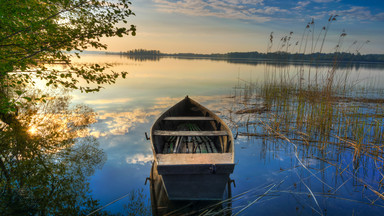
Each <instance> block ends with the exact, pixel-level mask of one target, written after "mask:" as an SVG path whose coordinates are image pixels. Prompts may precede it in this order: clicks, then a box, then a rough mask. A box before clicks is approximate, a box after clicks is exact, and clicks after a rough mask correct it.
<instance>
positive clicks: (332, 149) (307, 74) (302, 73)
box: [231, 15, 384, 212]
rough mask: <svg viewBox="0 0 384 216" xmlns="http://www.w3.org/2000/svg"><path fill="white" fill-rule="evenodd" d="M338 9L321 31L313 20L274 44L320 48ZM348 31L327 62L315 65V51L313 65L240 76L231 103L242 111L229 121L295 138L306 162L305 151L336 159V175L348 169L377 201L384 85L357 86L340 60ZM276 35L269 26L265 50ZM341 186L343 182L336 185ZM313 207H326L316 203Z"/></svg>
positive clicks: (254, 132)
mask: <svg viewBox="0 0 384 216" xmlns="http://www.w3.org/2000/svg"><path fill="white" fill-rule="evenodd" d="M336 17H337V15H335V16H331V17H330V18H329V20H328V24H327V26H326V27H323V28H322V29H321V30H320V31H319V33H318V35H315V30H314V25H315V22H314V21H313V20H312V21H311V22H310V23H308V25H307V26H306V28H305V29H304V32H303V33H302V35H301V39H300V40H299V41H298V42H297V43H296V44H295V45H292V40H293V39H292V35H293V33H292V32H290V33H289V34H288V35H286V36H283V37H282V38H281V40H280V41H279V42H278V44H277V50H276V51H282V52H288V51H289V50H290V51H291V52H294V51H295V49H298V51H299V52H301V53H302V54H305V53H308V52H309V53H313V54H315V53H321V52H323V50H324V47H325V39H326V37H327V34H328V29H329V27H330V26H331V24H332V22H334V21H336ZM346 35H347V34H346V33H345V32H342V33H341V34H340V35H339V38H338V43H337V45H336V46H335V48H334V51H335V58H334V59H333V61H332V62H331V63H330V64H329V66H328V68H324V67H318V65H319V64H318V62H317V61H316V55H315V56H314V58H313V59H312V60H311V62H310V64H309V65H306V64H302V65H299V66H285V67H281V66H279V65H276V66H271V65H266V66H265V74H264V80H263V82H259V83H257V82H240V81H239V82H238V85H239V86H240V85H242V87H241V88H235V92H236V93H235V96H234V97H233V98H234V100H236V102H237V103H238V104H239V106H238V107H236V106H235V107H232V109H237V110H232V111H231V113H232V114H231V119H234V118H237V121H235V120H232V122H237V130H243V131H240V132H239V135H244V136H248V137H256V138H257V137H258V138H262V139H263V140H264V141H265V140H269V141H270V145H271V146H274V147H276V148H278V147H277V146H278V144H276V141H277V140H280V142H286V143H291V144H292V145H294V146H295V147H294V149H295V150H294V151H295V155H296V158H297V161H300V162H299V164H303V165H304V164H305V162H304V160H303V161H302V159H301V158H307V159H308V158H310V159H316V160H321V161H322V162H325V163H329V164H331V165H332V166H333V167H335V169H336V174H337V175H340V176H342V175H347V177H346V179H349V178H354V179H355V180H356V181H357V182H359V183H360V184H362V185H365V186H364V187H366V188H367V190H365V191H364V193H368V192H367V191H370V192H371V195H374V196H376V199H374V200H371V203H374V202H377V199H379V200H384V196H383V193H384V189H383V187H382V185H383V181H384V175H383V174H382V173H383V171H382V169H383V167H384V138H383V134H384V105H383V104H384V103H383V102H384V99H383V98H380V95H382V92H383V89H380V88H379V87H378V85H377V84H378V83H377V82H368V84H367V85H365V86H364V87H358V86H357V85H356V84H357V83H359V80H358V79H355V80H354V79H353V78H352V77H351V72H350V70H348V69H341V68H339V64H340V62H341V60H342V55H339V53H341V52H342V49H343V44H344V38H345V37H346ZM273 39H274V36H273V35H272V33H271V35H270V42H269V44H268V52H272V51H273V47H274V46H273V45H274V44H273V42H274V41H273ZM363 44H364V43H363ZM363 44H358V43H357V42H354V43H352V44H351V45H350V46H348V49H347V51H348V50H355V52H357V53H358V52H359V51H360V50H361V48H362V45H363ZM288 47H289V48H288ZM308 47H309V48H308ZM280 61H284V60H281V59H280ZM287 63H288V62H287ZM288 65H289V64H288ZM245 111H247V112H245ZM239 115H240V116H242V117H241V118H239V117H237V116H239ZM239 119H240V120H239ZM258 121H261V122H262V124H258V123H257V122H258ZM242 126H243V127H242ZM239 128H240V129H239ZM241 128H243V129H241ZM264 141H263V143H264ZM303 167H304V166H303ZM372 169H373V170H372ZM368 170H370V171H373V172H376V174H375V175H373V176H374V178H379V177H380V181H379V182H378V181H368V182H369V183H367V181H366V179H365V178H366V177H365V176H364V173H366V172H367V171H368ZM312 176H313V175H312ZM351 176H352V177H351ZM304 185H305V183H304ZM344 186H345V185H344V183H343V184H341V185H339V186H338V187H337V188H340V187H344ZM308 189H309V188H308ZM333 190H335V189H333ZM309 192H311V191H310V189H309ZM316 202H317V201H316ZM314 208H315V209H317V211H319V212H321V209H320V207H319V206H318V204H317V205H316V206H315V207H314Z"/></svg>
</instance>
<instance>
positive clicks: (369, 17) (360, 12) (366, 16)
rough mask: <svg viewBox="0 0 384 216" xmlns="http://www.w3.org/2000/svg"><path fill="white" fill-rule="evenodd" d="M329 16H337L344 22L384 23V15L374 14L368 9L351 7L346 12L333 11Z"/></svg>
mask: <svg viewBox="0 0 384 216" xmlns="http://www.w3.org/2000/svg"><path fill="white" fill-rule="evenodd" d="M329 14H337V15H339V17H341V19H343V20H350V21H351V20H359V21H384V13H378V14H372V12H371V11H370V10H369V8H367V7H361V6H351V7H350V8H349V9H346V10H333V11H330V12H329Z"/></svg>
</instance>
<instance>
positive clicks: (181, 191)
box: [157, 165, 234, 200]
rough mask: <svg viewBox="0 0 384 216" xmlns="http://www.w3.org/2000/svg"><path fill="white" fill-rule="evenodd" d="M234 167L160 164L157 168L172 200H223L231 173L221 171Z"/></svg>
mask: <svg viewBox="0 0 384 216" xmlns="http://www.w3.org/2000/svg"><path fill="white" fill-rule="evenodd" d="M214 166H215V168H213V167H214ZM233 168H234V165H178V166H168V167H164V166H158V169H157V170H158V172H159V174H160V175H161V176H162V179H163V183H164V187H165V188H166V191H167V195H168V198H169V199H170V200H222V199H223V194H224V191H225V188H226V186H227V184H228V181H229V175H230V173H229V172H227V173H225V172H221V171H223V170H226V171H229V170H233ZM215 169H216V172H215Z"/></svg>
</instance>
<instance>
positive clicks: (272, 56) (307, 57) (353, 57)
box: [108, 49, 384, 62]
mask: <svg viewBox="0 0 384 216" xmlns="http://www.w3.org/2000/svg"><path fill="white" fill-rule="evenodd" d="M108 54H120V55H125V56H129V57H131V58H135V59H139V58H142V59H148V60H149V59H158V58H160V57H177V58H210V59H221V60H229V59H260V60H286V61H327V62H329V61H334V60H337V61H347V62H384V54H365V55H361V54H354V53H344V52H342V53H312V54H299V53H287V52H272V53H260V52H230V53H225V54H218V53H216V54H196V53H174V54H168V53H161V52H160V51H159V50H145V49H135V50H130V51H126V52H120V53H108Z"/></svg>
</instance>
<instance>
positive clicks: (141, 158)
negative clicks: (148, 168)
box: [125, 153, 153, 165]
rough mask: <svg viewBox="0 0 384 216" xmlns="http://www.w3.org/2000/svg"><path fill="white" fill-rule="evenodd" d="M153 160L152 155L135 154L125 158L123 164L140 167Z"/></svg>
mask: <svg viewBox="0 0 384 216" xmlns="http://www.w3.org/2000/svg"><path fill="white" fill-rule="evenodd" d="M152 160H153V156H152V154H146V155H144V154H141V153H139V154H135V155H132V156H127V157H126V158H125V162H126V163H127V164H140V165H144V164H146V163H149V162H151V161H152Z"/></svg>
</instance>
